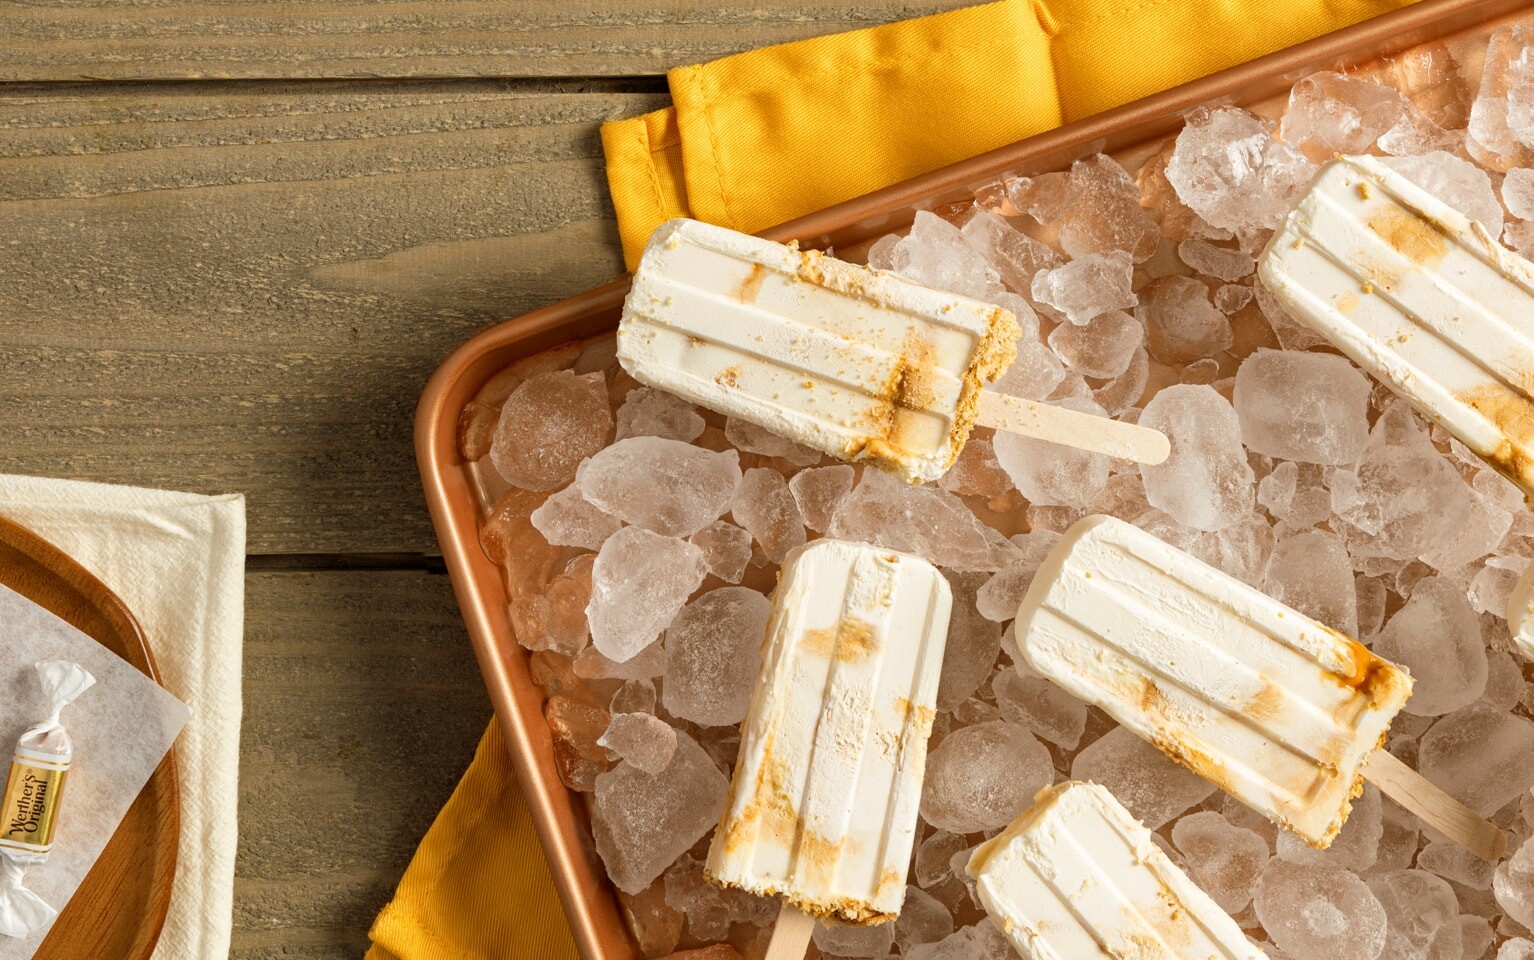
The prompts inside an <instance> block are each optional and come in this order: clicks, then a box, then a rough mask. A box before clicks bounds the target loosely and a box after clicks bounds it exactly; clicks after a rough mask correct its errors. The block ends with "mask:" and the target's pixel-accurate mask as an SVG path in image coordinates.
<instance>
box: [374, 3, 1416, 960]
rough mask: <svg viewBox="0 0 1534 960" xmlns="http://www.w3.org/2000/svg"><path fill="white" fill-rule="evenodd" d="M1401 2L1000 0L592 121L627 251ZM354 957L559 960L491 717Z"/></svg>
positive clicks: (843, 185) (561, 946)
mask: <svg viewBox="0 0 1534 960" xmlns="http://www.w3.org/2000/svg"><path fill="white" fill-rule="evenodd" d="M1407 2H1409V0H1138V2H1135V3H1125V2H1123V0H1054V2H1053V3H1052V4H1049V5H1046V4H1045V3H1044V2H1042V0H1033V2H1024V0H1000V2H997V3H989V4H985V5H984V6H979V7H970V8H967V9H963V10H955V11H953V12H951V13H942V14H937V15H935V16H930V17H922V18H920V19H916V20H907V21H902V22H899V23H892V24H888V25H885V26H880V27H873V28H870V29H866V30H857V31H853V32H851V33H842V34H834V35H831V36H826V37H817V38H815V39H811V40H803V41H799V42H797V43H789V44H783V45H780V46H775V47H766V48H763V49H761V50H753V51H750V52H748V53H741V54H736V55H735V56H732V57H725V58H724V59H722V60H716V61H714V62H712V63H706V64H703V65H701V66H693V67H680V68H678V69H676V70H673V71H671V73H670V74H669V75H668V80H669V81H670V85H671V93H672V99H673V101H674V102H675V106H674V107H670V108H667V109H665V110H657V111H655V112H653V113H648V114H644V115H643V116H638V117H633V118H630V119H627V120H619V121H615V122H613V123H608V124H605V125H603V127H602V145H603V149H604V151H605V152H606V156H607V178H608V183H609V185H610V186H611V188H612V194H613V203H614V205H615V206H616V207H617V211H618V226H619V232H620V234H621V236H622V239H623V249H624V255H625V257H626V258H627V259H628V262H629V266H630V267H632V266H633V265H634V263H635V262H636V260H637V258H638V255H639V252H640V251H641V250H642V249H643V247H644V242H645V240H646V239H647V238H648V237H649V235H650V231H651V230H652V229H654V228H655V226H657V225H658V224H660V223H662V222H663V221H665V220H668V219H670V218H672V217H676V216H691V217H696V218H699V219H702V220H708V221H710V222H713V223H718V224H723V225H725V226H729V227H734V228H735V229H738V230H745V231H751V232H754V231H757V230H761V229H764V228H766V227H770V226H773V225H774V224H778V223H782V222H784V221H786V220H791V219H793V218H794V217H797V216H800V215H802V214H805V213H809V212H812V211H814V210H818V209H820V208H822V207H826V206H829V205H831V204H833V203H838V202H840V201H842V200H847V199H850V198H852V197H855V196H859V195H861V194H864V193H868V192H869V191H872V190H876V189H878V188H880V187H883V186H887V185H889V184H891V183H897V182H899V181H901V180H904V179H907V178H909V177H913V176H916V175H917V174H921V173H925V172H927V171H929V170H934V169H936V168H938V167H941V166H944V165H945V164H948V163H952V162H954V161H957V160H961V159H963V158H965V157H970V156H974V155H975V154H978V153H983V152H985V151H987V150H991V149H993V148H995V147H999V146H1003V145H1005V144H1008V143H1011V142H1013V141H1016V140H1020V139H1022V138H1024V137H1027V136H1030V135H1032V134H1035V133H1039V132H1040V131H1043V130H1047V129H1050V128H1052V127H1055V126H1058V125H1059V124H1061V123H1064V122H1068V121H1070V120H1075V119H1078V118H1080V117H1084V116H1088V115H1090V114H1092V113H1096V112H1098V111H1100V110H1104V109H1107V108H1109V107H1112V106H1116V105H1118V104H1121V103H1126V102H1128V101H1130V100H1133V99H1135V98H1136V97H1140V96H1144V95H1146V94H1148V93H1152V92H1155V91H1157V90H1161V89H1165V88H1167V87H1170V86H1174V85H1176V84H1178V83H1182V82H1184V81H1186V80H1190V79H1193V78H1195V77H1200V76H1203V75H1205V74H1208V73H1212V72H1213V71H1215V70H1219V69H1222V68H1224V67H1227V66H1230V65H1232V64H1235V63H1240V62H1242V61H1245V60H1249V59H1251V58H1253V57H1257V56H1261V55H1262V54H1265V53H1269V52H1271V51H1273V50H1277V49H1279V48H1281V47H1285V46H1288V45H1290V44H1294V43H1299V42H1300V41H1302V40H1307V39H1309V38H1311V37H1313V36H1317V35H1319V34H1322V33H1325V32H1327V31H1328V30H1334V29H1337V28H1339V27H1343V26H1346V25H1348V24H1350V23H1354V22H1356V21H1359V20H1362V19H1364V18H1366V17H1369V16H1373V15H1375V14H1378V13H1383V12H1385V11H1386V10H1391V9H1394V8H1396V7H1399V6H1404V5H1405V3H1407ZM371 936H372V938H373V941H374V947H373V949H372V950H371V951H370V952H369V953H368V955H367V960H574V958H575V957H576V953H575V946H574V943H573V941H572V940H571V938H570V934H569V931H568V929H567V928H566V927H565V923H564V914H563V911H562V910H561V908H560V904H559V899H558V897H557V896H556V894H555V892H554V887H553V885H552V882H551V881H550V879H549V876H548V870H547V867H546V866H545V864H544V861H543V857H542V854H541V851H540V850H539V847H538V839H537V836H536V835H535V833H534V831H533V826H532V822H531V820H530V819H529V816H528V813H527V809H526V806H525V805H524V803H523V801H522V796H521V793H520V791H519V789H518V787H517V785H516V782H515V779H514V776H513V773H512V769H511V764H510V762H509V760H508V758H507V757H506V750H505V746H504V741H503V740H502V738H501V733H500V729H499V727H498V726H497V725H496V724H495V723H494V722H492V723H491V725H490V729H489V730H487V731H486V733H485V737H484V739H483V740H482V741H481V743H480V746H479V751H478V752H477V753H476V754H475V757H474V761H473V763H472V764H471V765H470V767H469V771H468V773H466V774H465V775H464V778H463V781H462V782H461V783H460V784H459V785H458V789H457V790H456V791H455V792H454V794H453V796H452V798H451V799H450V800H449V801H448V803H447V806H445V807H444V808H443V809H442V812H441V814H439V815H438V817H437V821H436V822H435V823H434V824H433V825H432V827H431V830H430V831H428V832H427V834H426V838H425V839H424V840H423V841H422V842H421V846H420V849H419V850H418V851H417V852H416V855H415V859H414V860H413V861H412V862H411V864H410V868H409V869H408V870H407V871H406V873H405V876H404V878H403V879H402V880H401V881H400V885H399V889H398V891H396V893H395V896H394V900H393V902H391V903H390V904H389V905H388V906H387V907H386V908H385V909H384V911H383V912H382V913H381V914H379V917H378V920H377V921H376V922H375V923H374V925H373V929H372V932H371Z"/></svg>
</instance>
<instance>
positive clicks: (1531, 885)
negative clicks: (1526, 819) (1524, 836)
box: [1491, 840, 1534, 929]
mask: <svg viewBox="0 0 1534 960" xmlns="http://www.w3.org/2000/svg"><path fill="white" fill-rule="evenodd" d="M1491 888H1492V891H1493V892H1494V893H1495V894H1496V897H1497V903H1498V905H1500V906H1501V907H1502V909H1503V910H1506V911H1507V915H1508V916H1510V917H1512V918H1513V919H1514V920H1517V921H1518V922H1519V923H1521V924H1523V925H1524V926H1525V927H1528V928H1530V929H1534V840H1525V841H1524V842H1523V845H1522V846H1520V847H1519V848H1518V850H1517V852H1515V853H1514V854H1513V855H1512V856H1511V857H1509V858H1507V860H1505V861H1503V863H1502V864H1501V865H1500V866H1498V867H1497V869H1496V873H1495V874H1494V875H1493V878H1492V882H1491Z"/></svg>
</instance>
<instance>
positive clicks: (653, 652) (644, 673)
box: [571, 642, 666, 681]
mask: <svg viewBox="0 0 1534 960" xmlns="http://www.w3.org/2000/svg"><path fill="white" fill-rule="evenodd" d="M665 663H666V661H665V656H664V654H662V653H661V647H660V643H658V642H655V643H650V644H647V645H645V646H644V647H643V648H642V649H640V651H639V652H638V653H636V654H634V655H633V656H632V657H629V658H628V659H627V660H623V661H618V660H613V659H611V658H609V657H607V656H604V655H603V653H602V651H600V650H598V649H597V648H596V647H587V648H586V649H584V650H582V651H581V653H580V656H578V657H576V658H575V662H574V663H573V664H571V669H572V670H574V672H575V675H576V676H578V677H584V678H586V679H588V680H624V681H628V680H650V679H653V678H655V677H658V676H660V675H661V672H662V670H663V669H664V668H665Z"/></svg>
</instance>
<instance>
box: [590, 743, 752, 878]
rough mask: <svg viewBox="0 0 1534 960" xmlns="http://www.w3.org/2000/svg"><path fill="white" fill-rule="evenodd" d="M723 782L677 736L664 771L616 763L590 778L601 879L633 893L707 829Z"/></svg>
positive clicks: (704, 757) (698, 751) (720, 807)
mask: <svg viewBox="0 0 1534 960" xmlns="http://www.w3.org/2000/svg"><path fill="white" fill-rule="evenodd" d="M728 789H729V781H727V780H726V779H725V776H724V774H723V773H720V772H719V768H718V767H716V766H714V761H713V760H711V759H709V756H708V754H707V753H705V752H704V750H703V748H702V747H700V746H698V744H697V742H696V741H695V740H693V739H692V738H691V737H689V736H687V735H686V734H683V733H678V734H677V744H676V753H675V754H674V755H673V756H672V758H671V763H670V764H669V765H668V766H667V767H666V770H665V772H664V773H660V774H653V773H645V772H644V771H643V770H640V769H639V768H638V767H635V766H633V765H632V764H628V763H620V764H619V765H618V766H616V767H614V768H613V769H612V770H609V771H607V772H606V773H604V774H602V775H601V776H599V777H597V778H596V800H595V803H594V805H593V806H592V811H591V828H592V833H593V834H594V835H595V838H596V848H597V853H598V855H600V856H601V858H602V863H603V864H604V865H605V866H606V867H607V875H608V877H610V878H611V879H612V881H613V884H614V885H615V886H617V888H618V889H619V890H622V891H624V892H625V893H630V894H636V893H638V892H640V891H641V890H643V889H644V888H646V887H648V886H649V885H650V883H651V881H653V880H654V879H655V878H656V877H658V876H660V875H661V873H662V872H663V871H664V870H665V869H666V867H667V866H668V865H669V864H670V863H671V862H672V861H673V860H675V859H676V858H677V857H678V856H680V855H681V854H682V853H683V852H685V851H686V850H687V849H688V848H689V847H691V846H692V845H693V844H694V843H696V842H697V841H698V840H699V839H701V838H702V837H703V836H704V834H706V833H708V831H709V830H711V829H713V827H714V825H715V824H716V823H718V822H719V815H720V814H721V813H723V812H724V800H725V793H726V791H727V790H728Z"/></svg>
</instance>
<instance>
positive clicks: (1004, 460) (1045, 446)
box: [992, 399, 1109, 507]
mask: <svg viewBox="0 0 1534 960" xmlns="http://www.w3.org/2000/svg"><path fill="white" fill-rule="evenodd" d="M1057 405H1058V406H1060V407H1063V408H1065V409H1067V410H1075V411H1078V412H1081V413H1090V414H1096V415H1098V416H1102V415H1103V409H1102V407H1099V406H1098V405H1097V404H1096V403H1093V402H1092V401H1091V400H1075V399H1072V400H1063V401H1061V402H1060V403H1059V404H1057ZM992 444H993V446H994V447H995V449H996V460H997V462H998V463H1000V464H1001V468H1002V469H1003V470H1005V471H1006V472H1007V476H1009V477H1011V478H1012V482H1013V483H1015V484H1017V489H1018V491H1019V492H1021V493H1022V495H1023V496H1025V497H1027V498H1028V500H1029V502H1031V503H1036V504H1041V505H1053V504H1061V505H1064V506H1071V507H1081V506H1085V505H1086V504H1088V503H1091V502H1092V501H1093V500H1094V499H1096V497H1097V495H1098V494H1099V493H1100V492H1101V491H1102V489H1103V487H1104V486H1105V485H1106V484H1107V483H1108V469H1109V460H1108V458H1107V457H1106V456H1104V455H1103V454H1100V453H1091V452H1088V451H1086V450H1077V449H1074V448H1072V447H1065V446H1061V445H1060V444H1057V443H1050V442H1049V441H1047V440H1036V439H1033V438H1032V437H1025V436H1023V435H1022V434H1020V433H1006V432H998V433H997V434H996V438H995V439H994V440H993V441H992Z"/></svg>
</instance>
